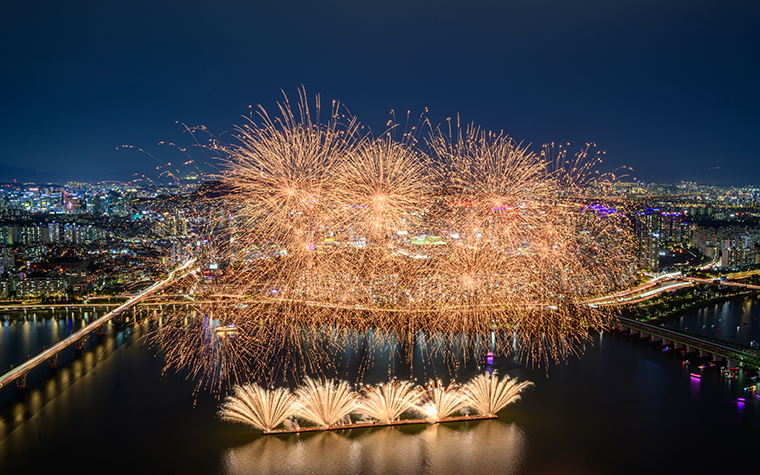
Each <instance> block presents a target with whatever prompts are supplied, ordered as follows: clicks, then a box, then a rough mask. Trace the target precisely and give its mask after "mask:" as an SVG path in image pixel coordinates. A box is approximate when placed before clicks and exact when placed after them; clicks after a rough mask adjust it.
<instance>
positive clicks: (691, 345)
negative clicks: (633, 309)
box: [609, 316, 760, 368]
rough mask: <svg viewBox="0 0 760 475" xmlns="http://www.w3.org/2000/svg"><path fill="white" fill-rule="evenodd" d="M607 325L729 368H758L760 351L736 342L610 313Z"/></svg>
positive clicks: (614, 329) (615, 329)
mask: <svg viewBox="0 0 760 475" xmlns="http://www.w3.org/2000/svg"><path fill="white" fill-rule="evenodd" d="M609 325H610V329H611V330H613V331H621V332H623V333H628V334H630V335H632V336H638V337H639V338H641V339H646V340H649V341H652V342H660V343H662V345H663V346H671V345H672V346H673V347H674V348H675V349H683V350H684V351H685V352H686V353H697V354H698V355H699V356H700V357H703V358H711V359H712V361H715V362H719V361H725V362H726V365H727V366H728V367H736V366H739V365H742V366H749V367H753V368H760V351H757V350H755V349H753V348H749V347H747V346H744V345H740V344H737V343H732V342H728V341H724V340H720V339H717V338H709V337H704V336H700V335H694V334H691V333H686V332H680V331H675V330H671V329H669V328H665V327H661V326H657V325H650V324H648V323H644V322H640V321H638V320H631V319H630V318H624V317H616V316H610V323H609Z"/></svg>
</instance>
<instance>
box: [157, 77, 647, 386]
mask: <svg viewBox="0 0 760 475" xmlns="http://www.w3.org/2000/svg"><path fill="white" fill-rule="evenodd" d="M259 119H260V120H259V121H258V122H257V121H254V120H253V119H252V120H251V122H250V123H248V124H246V125H244V126H241V127H239V128H238V129H237V139H238V143H237V144H236V145H228V146H223V145H217V146H216V149H217V151H219V152H220V154H221V155H222V156H223V158H224V161H225V163H226V165H225V167H224V171H223V173H222V174H221V175H219V176H218V177H217V178H218V180H217V182H216V185H215V188H213V189H211V191H210V192H209V193H208V194H207V196H208V197H209V199H207V200H205V201H203V202H202V203H200V204H198V206H197V209H198V211H199V219H197V220H191V221H192V222H197V223H200V224H199V225H198V226H196V228H195V231H194V232H195V233H196V234H197V235H198V239H197V240H196V243H197V244H196V245H195V247H194V248H193V249H192V252H193V254H194V255H196V256H197V257H198V258H199V260H200V262H202V263H203V264H202V265H203V266H204V267H205V268H206V269H214V270H213V271H209V272H208V273H207V278H206V279H204V281H203V282H202V284H200V285H198V288H197V290H196V295H195V298H196V299H197V302H198V303H197V304H196V308H197V311H198V312H199V314H200V315H214V316H215V317H214V318H218V319H220V322H221V323H223V324H225V325H228V324H234V325H235V326H236V328H237V333H236V337H235V343H234V344H228V345H227V347H228V350H227V351H226V353H224V354H226V355H228V356H229V357H226V360H225V361H227V362H228V363H229V364H228V369H227V370H226V374H227V375H228V376H229V375H237V374H242V373H239V371H247V372H248V373H249V374H251V375H253V376H254V377H256V378H259V377H261V378H262V379H264V380H267V381H271V380H272V365H273V364H279V365H280V366H281V367H283V368H286V370H287V371H290V372H291V373H294V374H295V375H297V376H300V375H301V374H304V373H305V374H315V373H316V374H323V371H324V369H325V367H326V366H329V365H331V364H332V363H331V362H330V359H331V358H332V357H333V356H334V352H333V351H332V349H334V348H346V347H347V346H352V347H353V348H355V349H356V345H362V344H364V343H363V342H366V341H368V338H367V332H369V331H373V332H376V334H377V335H381V334H388V335H394V337H393V338H397V339H398V340H399V341H402V342H408V341H411V340H412V339H413V338H415V335H417V334H418V333H419V332H424V333H426V334H431V335H432V334H438V335H444V338H449V339H456V340H457V341H459V342H461V341H464V342H465V344H466V345H472V344H473V342H475V341H478V339H479V337H481V336H483V335H488V334H490V332H492V331H496V332H497V333H506V332H508V333H509V334H514V335H515V336H516V338H514V339H512V338H510V339H509V340H510V341H509V342H508V343H507V342H506V340H507V339H504V338H497V339H496V340H495V342H496V346H495V347H494V348H491V350H492V351H493V352H494V353H497V354H507V353H510V352H516V353H517V354H518V355H519V356H522V357H525V358H526V359H528V360H530V361H531V362H534V363H535V362H538V363H545V362H550V361H552V360H557V359H563V358H566V357H567V356H568V355H571V354H574V353H577V352H578V351H580V350H581V349H582V348H583V345H584V344H585V342H586V341H587V336H588V333H589V332H590V331H595V330H599V329H601V328H602V327H603V323H604V316H603V315H602V314H601V313H600V312H599V311H598V310H596V309H594V308H591V307H589V306H588V305H586V304H584V303H583V302H584V300H586V299H588V298H589V297H591V296H595V295H600V294H603V293H605V292H607V291H609V290H611V289H615V288H618V287H620V286H623V285H626V284H627V283H628V282H629V281H630V279H631V278H632V275H633V269H634V265H633V259H632V257H631V253H630V251H629V249H630V248H629V243H630V232H629V227H628V226H627V224H626V218H625V216H623V215H622V214H621V213H600V212H599V211H598V210H597V208H595V207H594V206H595V205H596V204H597V201H598V200H597V199H596V198H593V196H594V190H595V189H596V188H595V187H596V186H597V185H598V184H600V183H603V182H604V181H605V180H607V179H609V177H605V176H601V175H599V174H596V173H594V166H595V164H596V163H598V156H596V155H594V154H592V153H591V152H590V148H586V149H584V150H583V151H582V152H581V153H579V154H577V155H575V156H570V155H569V154H568V153H567V151H566V149H562V148H560V151H559V152H557V151H555V150H554V149H553V148H552V147H546V148H544V149H543V150H542V151H541V152H540V153H534V152H531V151H530V150H529V149H528V147H527V146H524V145H522V144H520V143H518V142H515V141H514V140H512V139H511V138H509V137H508V136H506V135H504V134H494V133H491V132H487V131H483V130H481V129H479V128H477V127H474V126H471V127H467V128H465V129H464V130H462V129H461V128H459V127H450V128H449V131H448V132H443V131H442V130H441V128H431V130H430V132H429V134H428V136H427V137H426V139H425V140H423V141H421V142H417V141H416V139H415V137H412V136H411V135H409V134H404V135H403V137H404V138H403V140H401V141H398V140H396V139H394V137H393V135H392V134H391V133H390V132H389V133H386V134H383V135H381V136H379V137H373V136H372V135H369V134H368V135H362V134H361V133H360V132H359V131H360V130H362V129H361V127H360V126H359V123H358V121H356V119H354V118H353V117H351V116H350V115H348V114H347V113H346V112H345V110H344V109H342V108H341V106H340V105H339V104H338V103H333V104H332V106H331V108H330V109H329V114H327V117H325V118H322V117H321V108H320V106H319V99H318V98H317V102H316V106H314V107H309V106H308V101H307V100H306V97H305V93H303V92H301V97H300V102H299V104H298V107H297V108H295V109H294V108H292V107H291V104H290V103H289V102H288V101H287V100H286V101H285V102H284V103H282V104H280V105H279V115H277V116H271V115H269V114H268V113H267V112H266V111H265V110H264V109H261V110H260V112H259ZM420 135H421V134H420ZM420 143H422V145H420ZM204 224H205V227H204V226H203V225H204ZM222 316H223V317H222ZM222 320H224V321H222ZM178 330H179V329H178ZM183 332H184V333H183ZM325 332H333V333H335V334H337V335H343V336H341V337H340V338H336V337H334V336H332V337H329V338H328V337H326V336H325ZM172 335H174V336H173V338H176V340H177V343H176V345H177V347H178V350H177V354H176V357H175V358H174V360H175V361H188V362H190V361H192V360H193V359H197V360H198V361H203V356H202V355H204V354H207V353H203V351H205V350H203V348H207V345H206V346H204V345H202V344H200V343H198V344H195V346H193V345H192V344H185V343H183V340H182V338H183V335H184V336H185V338H191V337H192V338H197V339H200V340H201V341H202V338H203V335H202V331H196V332H195V333H193V332H187V331H186V330H185V329H184V327H183V328H182V331H175V332H174V333H172ZM350 335H358V336H350ZM169 340H170V338H165V339H164V341H165V342H166V343H167V344H171V342H170V341H169ZM389 341H390V339H389ZM452 341H453V340H452ZM457 344H459V343H457ZM444 346H446V345H444ZM195 347H197V349H196V350H193V348H195ZM471 348H472V347H471ZM459 353H461V354H462V355H465V356H464V357H465V358H467V357H469V356H468V355H470V354H471V353H470V352H468V351H463V352H459ZM405 354H406V358H407V362H408V363H411V358H412V356H411V352H408V351H407V352H406V353H405ZM479 356H480V357H482V355H479ZM234 358H237V362H239V363H240V365H241V366H246V365H247V366H248V367H249V368H248V369H247V370H243V369H241V370H238V369H237V367H236V365H235V363H234V362H233V361H232V360H233V359H234ZM214 364H217V363H214ZM225 364H227V363H225ZM204 365H205V366H204V367H205V368H208V367H210V366H213V365H211V364H210V363H204ZM217 365H218V364H217ZM299 365H300V366H299ZM201 366H203V365H201ZM233 367H234V368H233ZM245 379H247V378H244V380H245Z"/></svg>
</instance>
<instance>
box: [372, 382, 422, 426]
mask: <svg viewBox="0 0 760 475" xmlns="http://www.w3.org/2000/svg"><path fill="white" fill-rule="evenodd" d="M419 399H420V390H419V389H418V388H415V387H414V385H413V384H412V383H410V382H408V381H391V382H389V383H388V384H380V385H378V386H368V387H367V388H365V390H364V391H363V394H362V399H361V405H360V407H361V409H360V411H361V412H362V413H363V414H365V415H367V416H369V417H371V418H372V419H375V420H377V421H380V422H386V423H388V422H393V421H395V420H398V418H399V417H401V414H403V413H405V412H407V411H409V410H411V409H412V408H414V407H415V406H416V404H417V402H418V401H419Z"/></svg>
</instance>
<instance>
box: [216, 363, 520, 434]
mask: <svg viewBox="0 0 760 475" xmlns="http://www.w3.org/2000/svg"><path fill="white" fill-rule="evenodd" d="M531 385H532V383H530V382H523V383H520V384H516V381H514V380H510V379H509V378H508V377H507V378H504V379H502V380H501V381H499V378H498V377H496V376H491V375H489V374H488V373H486V374H484V375H481V376H477V377H475V378H473V379H472V380H470V382H469V383H467V385H465V386H460V385H458V384H456V383H453V382H452V383H451V384H449V385H448V386H444V385H442V384H441V382H440V381H438V382H434V381H430V382H429V383H428V385H427V386H426V387H425V388H421V387H415V386H414V385H413V384H412V383H411V382H409V381H398V380H393V381H390V382H389V383H387V384H380V385H377V386H366V387H364V388H363V389H362V391H361V392H354V391H352V390H351V386H350V385H349V384H348V383H347V382H346V381H336V380H315V379H312V378H305V379H304V382H303V384H302V385H300V386H298V387H297V388H296V390H295V395H293V394H291V393H290V392H289V391H288V390H287V389H283V388H278V389H273V390H267V389H263V388H261V387H260V386H258V385H256V384H246V385H243V386H236V387H235V388H234V390H233V394H232V395H231V396H228V397H227V400H226V402H225V403H224V404H223V405H222V408H221V410H220V412H219V415H220V417H221V418H222V419H223V420H226V421H230V422H239V423H244V424H248V425H251V426H253V427H255V428H257V429H260V430H263V431H264V432H265V433H269V432H272V431H273V430H274V429H275V428H276V427H277V426H278V425H280V424H282V423H284V422H286V420H289V419H290V417H291V416H294V417H297V418H300V419H302V420H304V421H306V422H307V423H310V424H312V425H313V426H316V427H317V428H320V429H329V428H335V427H338V426H347V425H352V423H351V415H352V414H353V415H358V416H360V417H362V419H364V418H365V417H369V418H370V420H374V421H377V423H379V424H393V423H394V422H398V421H399V420H400V418H401V416H402V415H403V414H405V413H408V414H422V415H423V417H424V418H425V421H427V422H430V423H434V422H440V421H442V420H445V419H447V418H450V417H451V416H452V415H454V414H456V413H457V412H461V411H465V412H466V414H469V410H468V409H466V408H472V409H474V410H475V411H477V412H478V413H480V414H482V415H485V416H492V417H493V416H495V415H496V413H497V412H498V411H500V410H501V409H503V408H504V407H505V406H507V405H508V404H510V403H513V402H516V401H518V400H519V398H520V392H521V391H523V390H524V389H526V388H528V387H530V386H531ZM412 422H422V421H412ZM357 425H358V426H363V425H367V426H370V425H373V423H372V422H363V423H360V424H354V426H357Z"/></svg>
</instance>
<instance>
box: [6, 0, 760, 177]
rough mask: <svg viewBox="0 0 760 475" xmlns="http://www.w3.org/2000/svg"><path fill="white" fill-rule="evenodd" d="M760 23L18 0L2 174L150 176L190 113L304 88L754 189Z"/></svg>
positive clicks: (710, 13) (701, 11)
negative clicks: (593, 150)
mask: <svg viewBox="0 0 760 475" xmlns="http://www.w3.org/2000/svg"><path fill="white" fill-rule="evenodd" d="M758 19H760V6H758V5H753V4H749V3H747V2H729V3H728V4H721V5H714V4H711V3H708V2H700V3H694V2H688V3H687V2H668V3H666V4H659V3H657V2H637V3H636V4H628V5H608V4H606V3H604V2H595V1H587V2H582V3H577V4H574V5H572V6H569V5H564V4H561V3H559V2H553V1H541V2H532V3H531V4H530V5H529V6H515V5H498V6H493V5H488V4H486V3H485V2H478V3H475V4H472V3H470V4H468V5H467V6H466V7H465V6H464V5H460V4H458V3H456V2H450V3H444V4H442V3H440V2H436V3H432V2H418V3H415V4H413V5H406V4H400V3H399V4H395V3H392V2H385V3H383V4H379V5H355V4H353V3H349V2H342V3H337V4H331V5H326V4H320V5H312V4H308V3H305V2H289V3H286V4H277V5H266V6H256V5H249V6H242V5H237V4H235V5H222V6H214V7H213V8H209V7H208V5H205V4H200V3H191V4H188V5H186V6H185V7H183V8H182V9H179V8H174V7H171V6H170V5H169V4H167V3H159V4H149V3H148V2H145V3H140V2H138V3H130V4H121V5H108V4H101V3H97V2H81V3H79V4H77V5H74V6H72V5H61V4H56V3H53V2H45V1H41V2H31V3H28V2H27V3H21V4H15V5H11V6H10V7H7V10H6V14H5V15H3V19H2V20H0V22H1V24H2V28H0V35H2V37H3V44H6V45H9V47H8V48H4V50H3V52H2V53H0V58H2V64H3V65H4V74H3V75H2V77H0V85H2V88H3V91H4V93H3V95H2V96H0V97H2V99H1V100H2V104H3V110H4V111H5V112H6V113H5V114H3V118H2V127H0V130H2V132H0V134H2V135H1V137H2V141H3V143H4V144H5V148H4V153H3V156H2V157H0V175H2V176H0V181H11V180H12V179H13V178H17V179H18V181H19V182H20V181H28V180H29V178H27V177H23V178H22V177H21V176H19V177H15V176H13V175H14V174H16V175H19V174H21V173H22V171H23V169H28V170H33V171H37V172H38V173H39V174H40V175H44V176H48V175H45V174H52V173H53V172H68V174H69V175H74V176H80V177H82V178H81V179H82V180H83V181H88V180H100V179H114V177H116V175H119V177H118V178H116V179H126V178H129V176H134V174H135V173H137V174H148V175H150V174H151V173H155V172H156V169H157V168H159V169H160V168H162V167H165V166H167V164H169V163H172V164H177V163H181V162H184V161H185V160H186V159H187V157H186V155H184V153H182V152H181V151H179V150H177V149H176V148H175V147H173V146H171V145H169V143H175V144H177V146H179V147H181V148H188V147H191V146H192V145H193V144H194V143H196V142H195V141H196V138H197V140H198V142H200V143H205V140H206V139H207V138H208V136H204V134H199V135H198V136H196V137H193V136H191V134H189V133H187V132H186V131H185V128H184V126H183V124H185V125H187V126H190V127H193V126H199V125H203V126H206V127H207V129H208V131H209V133H210V134H212V135H214V136H218V137H220V138H222V140H224V141H227V142H230V141H232V140H233V139H232V137H231V136H230V133H229V131H231V130H233V128H234V126H235V125H238V124H242V123H244V121H245V119H244V116H248V115H249V114H250V113H251V111H252V110H253V111H254V114H255V109H256V106H257V105H258V104H261V105H262V106H263V107H264V108H266V109H267V110H268V111H274V110H275V109H276V107H277V106H276V103H277V101H281V100H282V99H283V95H282V93H283V92H284V93H286V94H287V95H288V97H290V99H291V100H293V99H295V98H297V95H298V92H297V91H298V88H299V87H301V86H303V87H304V88H305V90H306V92H307V94H308V95H309V96H310V97H313V96H314V95H316V94H319V95H321V97H322V101H323V103H324V104H329V103H330V102H331V101H332V100H338V101H341V103H343V104H345V105H346V107H347V109H348V111H350V112H351V113H352V114H354V115H355V116H356V117H357V118H358V119H359V120H360V121H361V122H362V123H363V124H365V125H367V126H368V127H370V128H371V129H372V130H373V131H374V132H375V133H376V134H379V133H382V132H383V131H384V128H385V127H386V124H387V121H388V120H389V119H391V118H392V116H391V115H390V112H391V111H395V117H396V120H397V121H398V122H399V123H400V124H402V125H404V124H405V123H406V121H407V119H406V117H407V111H409V117H410V119H409V121H410V123H412V124H415V123H416V121H417V119H418V117H419V116H420V115H421V114H425V115H426V117H427V118H428V119H429V120H430V122H431V123H432V124H433V125H438V124H442V123H445V121H446V119H447V118H449V117H451V118H452V119H453V120H456V118H457V117H459V118H460V120H461V121H462V123H465V124H466V123H470V122H474V123H475V124H477V125H481V126H482V127H483V128H485V129H488V130H494V131H497V132H498V131H500V130H503V131H504V132H505V133H506V134H508V135H510V136H511V137H513V138H514V139H515V140H517V141H518V142H523V143H524V144H532V145H531V147H532V148H533V149H534V150H538V149H539V148H540V146H541V145H542V144H543V143H548V142H556V143H568V142H569V143H570V144H571V149H575V150H579V149H581V148H583V146H585V144H586V143H589V142H594V143H596V144H597V148H598V149H599V150H602V151H605V152H606V158H605V171H614V170H617V169H620V168H621V167H631V168H633V171H632V172H627V173H628V174H629V177H627V178H626V179H628V180H631V179H633V178H636V179H638V180H642V181H646V182H678V181H681V180H683V181H697V182H701V183H713V184H717V185H752V184H755V183H760V171H757V170H756V168H755V167H754V166H753V164H754V162H755V160H756V158H757V152H756V148H755V145H754V142H753V139H754V133H755V132H756V130H758V125H760V122H759V120H760V119H758V115H757V113H756V110H757V108H758V106H759V105H760V93H758V91H757V89H756V87H755V86H754V82H755V80H754V78H756V77H757V76H758V72H760V71H759V70H758V67H759V66H758V64H760V62H758V61H757V59H758V58H760V46H758V45H760V32H759V31H758V29H757V28H755V27H754V25H755V24H756V23H757V20H758ZM426 111H427V112H426ZM159 143H163V145H159ZM124 145H127V146H130V147H134V148H130V147H128V148H124V147H123V146H124ZM136 149H142V150H144V151H145V152H146V153H142V152H140V151H138V150H136ZM191 151H192V152H193V158H194V159H196V160H198V161H199V162H202V161H204V160H207V159H208V158H210V154H209V153H208V152H207V151H204V150H201V149H191ZM171 166H174V165H171ZM12 167H17V169H13V168H12ZM9 168H10V169H9ZM18 169H22V170H18ZM118 171H122V173H121V174H117V173H116V172H118ZM32 175H34V174H32ZM124 175H126V176H124ZM58 180H60V178H59V179H56V180H54V181H58ZM34 181H38V182H39V181H47V180H34Z"/></svg>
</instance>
